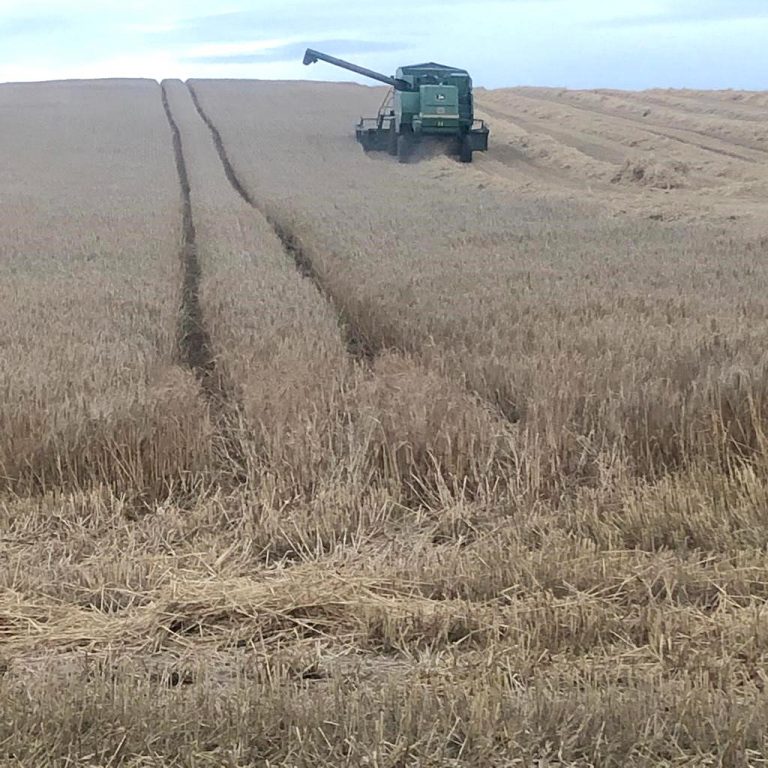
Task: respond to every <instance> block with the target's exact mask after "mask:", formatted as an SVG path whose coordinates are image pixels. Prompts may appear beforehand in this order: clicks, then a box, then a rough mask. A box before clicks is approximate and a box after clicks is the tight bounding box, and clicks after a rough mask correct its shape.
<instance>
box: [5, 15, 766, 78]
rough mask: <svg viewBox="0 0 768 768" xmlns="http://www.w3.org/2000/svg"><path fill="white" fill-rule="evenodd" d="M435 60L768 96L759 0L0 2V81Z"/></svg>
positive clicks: (325, 71) (279, 74)
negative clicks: (318, 57)
mask: <svg viewBox="0 0 768 768" xmlns="http://www.w3.org/2000/svg"><path fill="white" fill-rule="evenodd" d="M307 46H311V47H314V48H318V49H319V50H322V51H325V52H327V53H331V54H333V55H336V56H339V57H342V58H348V59H350V60H352V61H354V62H356V63H359V64H361V65H363V66H366V67H369V68H372V69H375V70H377V71H382V72H384V73H386V74H392V73H394V70H395V69H396V67H397V66H399V65H402V64H413V63H417V62H421V61H437V62H440V63H442V64H448V65H450V66H456V67H461V68H463V69H467V70H469V71H470V73H471V74H472V76H473V79H474V81H475V84H476V85H482V86H486V87H489V88H496V87H502V86H513V85H541V86H555V87H564V88H628V89H641V88H652V87H671V88H686V87H687V88H737V89H754V90H768V0H608V1H606V0H418V1H416V0H412V1H411V2H408V1H407V0H379V1H378V2H374V1H371V0H249V1H247V2H245V1H242V0H240V1H238V0H233V1H232V2H228V1H227V0H218V1H214V0H184V1H183V2H182V0H170V1H166V0H154V1H153V2H150V1H148V0H124V1H123V2H95V0H72V1H71V2H51V1H50V0H48V1H45V0H43V1H42V2H41V1H39V0H22V1H20V0H8V1H6V0H0V82H8V81H30V80H52V79H69V78H91V77H150V78H154V79H162V78H166V77H180V78H183V79H186V78H190V77H198V78H206V77H234V78H258V79H307V80H357V81H358V82H366V81H365V80H364V79H362V78H359V77H357V76H355V75H352V74H351V73H348V72H346V71H343V70H339V69H336V68H334V67H331V66H330V65H327V64H323V63H318V64H314V65H312V66H311V67H305V66H303V65H302V63H301V59H302V55H303V51H304V49H305V48H306V47H307Z"/></svg>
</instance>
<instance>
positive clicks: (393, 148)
mask: <svg viewBox="0 0 768 768" xmlns="http://www.w3.org/2000/svg"><path fill="white" fill-rule="evenodd" d="M387 152H389V154H390V155H392V157H395V156H396V155H397V131H396V130H395V121H394V119H392V120H390V122H389V144H388V146H387Z"/></svg>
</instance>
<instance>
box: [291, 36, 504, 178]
mask: <svg viewBox="0 0 768 768" xmlns="http://www.w3.org/2000/svg"><path fill="white" fill-rule="evenodd" d="M316 61H326V62H328V63H329V64H333V65H334V66H337V67H341V68H342V69H347V70H350V71H351V72H356V73H358V74H360V75H364V76H365V77H370V78H371V79H373V80H378V81H379V82H381V83H386V84H387V85H389V86H391V87H392V90H391V91H390V92H389V93H388V94H387V98H386V99H385V100H384V103H383V104H382V105H381V108H380V109H379V114H378V115H377V116H376V117H369V118H366V117H364V118H361V120H360V122H359V123H358V124H357V128H356V131H355V134H356V136H357V140H358V141H359V142H360V144H362V146H363V149H365V150H366V151H375V150H380V151H388V152H389V153H390V154H392V155H397V156H398V158H399V159H400V162H407V161H408V158H409V157H410V155H411V151H412V149H413V146H414V144H415V143H416V142H418V141H419V140H420V139H421V138H422V137H425V136H436V137H438V138H442V139H445V140H446V141H447V142H448V143H449V145H450V146H452V148H453V150H454V151H455V153H456V154H457V155H458V156H459V159H460V160H461V162H463V163H471V162H472V153H473V152H478V151H479V152H484V151H486V150H487V149H488V135H489V133H490V132H489V130H488V126H487V125H485V123H484V122H483V121H482V120H476V119H475V116H474V104H473V99H472V78H471V77H470V76H469V73H468V72H466V71H465V70H463V69H456V68H455V67H446V66H444V65H442V64H435V63H433V62H429V63H426V64H414V65H413V66H409V67H400V68H398V70H397V73H396V75H395V77H389V76H387V75H382V74H380V73H379V72H373V71H372V70H370V69H365V68H364V67H359V66H357V65H356V64H350V63H349V62H348V61H342V60H341V59H337V58H335V57H333V56H328V55H326V54H324V53H320V52H319V51H314V50H312V49H311V48H308V49H307V52H306V54H305V55H304V63H305V64H312V63H314V62H316Z"/></svg>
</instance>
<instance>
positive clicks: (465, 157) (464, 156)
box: [459, 136, 472, 163]
mask: <svg viewBox="0 0 768 768" xmlns="http://www.w3.org/2000/svg"><path fill="white" fill-rule="evenodd" d="M459 161H460V162H462V163H471V162H472V142H471V140H470V138H469V136H465V137H464V138H463V139H462V140H461V149H460V150H459Z"/></svg>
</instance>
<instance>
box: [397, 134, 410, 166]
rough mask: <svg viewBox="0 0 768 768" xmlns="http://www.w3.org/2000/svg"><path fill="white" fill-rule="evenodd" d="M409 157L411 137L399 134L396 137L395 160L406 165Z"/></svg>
mask: <svg viewBox="0 0 768 768" xmlns="http://www.w3.org/2000/svg"><path fill="white" fill-rule="evenodd" d="M410 157H411V137H410V136H409V135H408V134H407V133H401V134H400V135H399V136H398V137H397V159H398V161H399V162H401V163H407V162H408V160H409V159H410Z"/></svg>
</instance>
